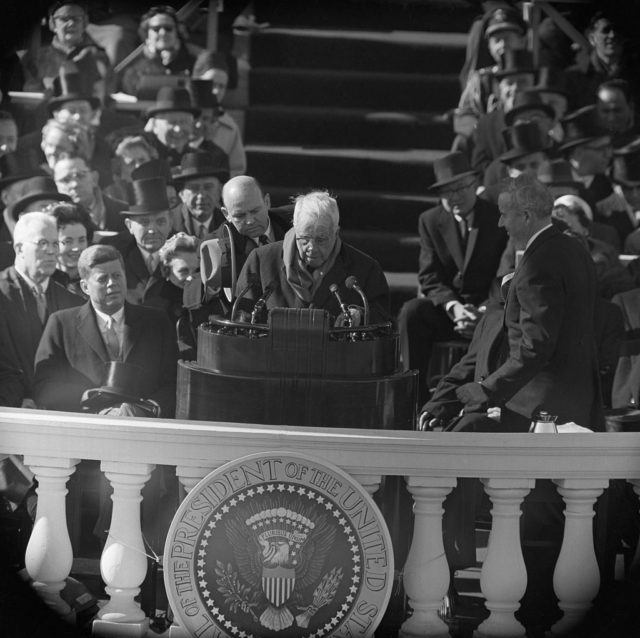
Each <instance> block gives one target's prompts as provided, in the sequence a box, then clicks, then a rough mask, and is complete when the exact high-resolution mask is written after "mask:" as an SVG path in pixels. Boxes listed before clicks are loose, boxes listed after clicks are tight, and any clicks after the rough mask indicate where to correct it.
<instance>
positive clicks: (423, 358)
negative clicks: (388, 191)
mask: <svg viewBox="0 0 640 638" xmlns="http://www.w3.org/2000/svg"><path fill="white" fill-rule="evenodd" d="M434 171H435V175H436V183H435V184H433V185H432V186H431V190H434V191H435V192H436V193H437V194H438V196H439V197H440V205H438V206H436V207H435V208H431V209H430V210H428V211H426V212H424V213H422V215H420V219H419V222H418V231H419V233H420V263H419V268H418V279H419V282H420V296H419V297H418V298H417V299H412V300H411V301H408V302H407V303H406V304H405V305H404V306H403V307H402V309H401V311H400V316H399V318H398V325H399V329H400V347H401V351H402V359H403V363H404V366H405V368H406V369H407V370H418V371H419V372H420V386H419V396H418V399H419V401H421V402H424V401H425V400H426V398H427V390H428V388H427V387H426V376H427V371H428V367H429V360H430V358H431V352H432V349H433V344H434V343H435V342H436V341H446V340H449V339H455V338H458V337H460V336H465V335H466V336H468V337H470V336H471V333H472V332H473V328H474V326H475V324H476V322H477V320H478V317H479V311H478V308H479V306H481V305H482V304H483V303H484V301H485V300H486V299H487V297H488V295H489V291H490V289H491V286H492V284H493V283H494V281H495V279H496V271H497V269H498V264H499V263H500V256H501V255H502V251H503V250H504V248H505V246H506V243H507V236H506V233H505V232H504V230H503V229H502V228H499V227H498V217H499V213H498V209H497V207H496V206H495V205H494V204H491V203H489V202H486V201H483V200H481V199H478V198H477V197H476V188H477V186H478V179H477V172H476V171H474V170H472V169H471V168H470V167H469V164H468V162H467V160H466V158H465V157H464V156H463V155H462V154H461V153H450V154H448V155H445V156H444V157H442V158H441V159H439V160H437V161H436V162H435V164H434Z"/></svg>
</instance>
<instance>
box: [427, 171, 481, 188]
mask: <svg viewBox="0 0 640 638" xmlns="http://www.w3.org/2000/svg"><path fill="white" fill-rule="evenodd" d="M479 172H480V171H465V172H464V173H458V174H457V175H452V176H451V177H449V178H448V179H441V180H440V181H439V182H436V183H435V184H431V186H429V188H428V190H437V189H438V188H442V187H443V186H447V184H453V182H457V181H458V180H459V179H464V178H465V177H470V176H471V175H474V176H477V175H478V174H479Z"/></svg>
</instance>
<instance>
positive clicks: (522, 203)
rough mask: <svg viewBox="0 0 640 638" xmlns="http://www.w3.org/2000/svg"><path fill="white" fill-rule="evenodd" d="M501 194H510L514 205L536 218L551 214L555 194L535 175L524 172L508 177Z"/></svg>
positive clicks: (543, 217)
mask: <svg viewBox="0 0 640 638" xmlns="http://www.w3.org/2000/svg"><path fill="white" fill-rule="evenodd" d="M500 194H501V195H508V196H509V198H510V199H511V204H512V205H513V206H515V207H516V208H518V209H519V210H520V211H522V212H524V211H526V212H528V213H529V214H530V215H531V216H532V217H533V218H534V219H545V218H547V217H550V216H551V211H552V210H553V196H552V195H551V192H550V191H549V189H548V188H547V187H546V186H545V185H544V184H543V183H542V182H540V181H539V180H538V179H537V178H536V177H534V176H533V175H529V174H528V173H522V174H521V175H518V177H513V178H509V179H506V180H505V181H504V182H503V185H502V188H501V189H500Z"/></svg>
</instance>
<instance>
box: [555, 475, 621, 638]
mask: <svg viewBox="0 0 640 638" xmlns="http://www.w3.org/2000/svg"><path fill="white" fill-rule="evenodd" d="M554 482H555V483H556V485H557V486H558V492H559V493H560V495H561V496H562V498H563V500H564V502H565V512H564V516H565V521H564V536H563V538H562V547H561V549H560V555H559V556H558V560H557V562H556V567H555V570H554V572H553V589H554V591H555V593H556V596H557V597H558V606H559V607H560V609H561V610H562V611H563V612H564V615H563V617H562V618H561V619H560V620H559V621H558V622H557V623H555V625H553V627H552V628H551V634H552V635H554V636H561V635H563V634H566V633H568V632H569V631H571V630H572V629H574V628H575V627H576V625H578V623H579V622H580V621H581V620H582V619H583V618H584V616H585V615H586V613H587V611H589V609H590V608H591V602H592V601H593V599H594V598H595V597H596V595H597V594H598V589H599V588H600V571H599V569H598V562H597V560H596V553H595V550H594V546H593V520H592V519H593V516H594V510H593V506H594V504H595V502H596V499H597V498H598V497H599V496H600V494H602V491H603V490H604V488H605V487H607V484H608V481H580V480H564V479H560V480H556V481H554Z"/></svg>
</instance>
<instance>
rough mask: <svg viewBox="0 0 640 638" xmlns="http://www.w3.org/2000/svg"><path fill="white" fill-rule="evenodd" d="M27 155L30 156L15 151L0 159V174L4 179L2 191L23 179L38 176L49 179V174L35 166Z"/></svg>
mask: <svg viewBox="0 0 640 638" xmlns="http://www.w3.org/2000/svg"><path fill="white" fill-rule="evenodd" d="M27 155H28V154H25V153H19V152H16V151H14V152H12V153H5V154H4V155H3V156H2V157H0V172H1V173H2V178H0V191H2V190H4V189H5V188H7V186H10V185H11V184H14V183H15V182H20V181H22V180H23V179H29V178H30V177H38V176H42V177H49V174H48V173H46V172H45V171H44V170H43V169H42V168H40V167H39V166H34V165H33V162H31V161H30V158H29V157H28V156H27Z"/></svg>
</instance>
